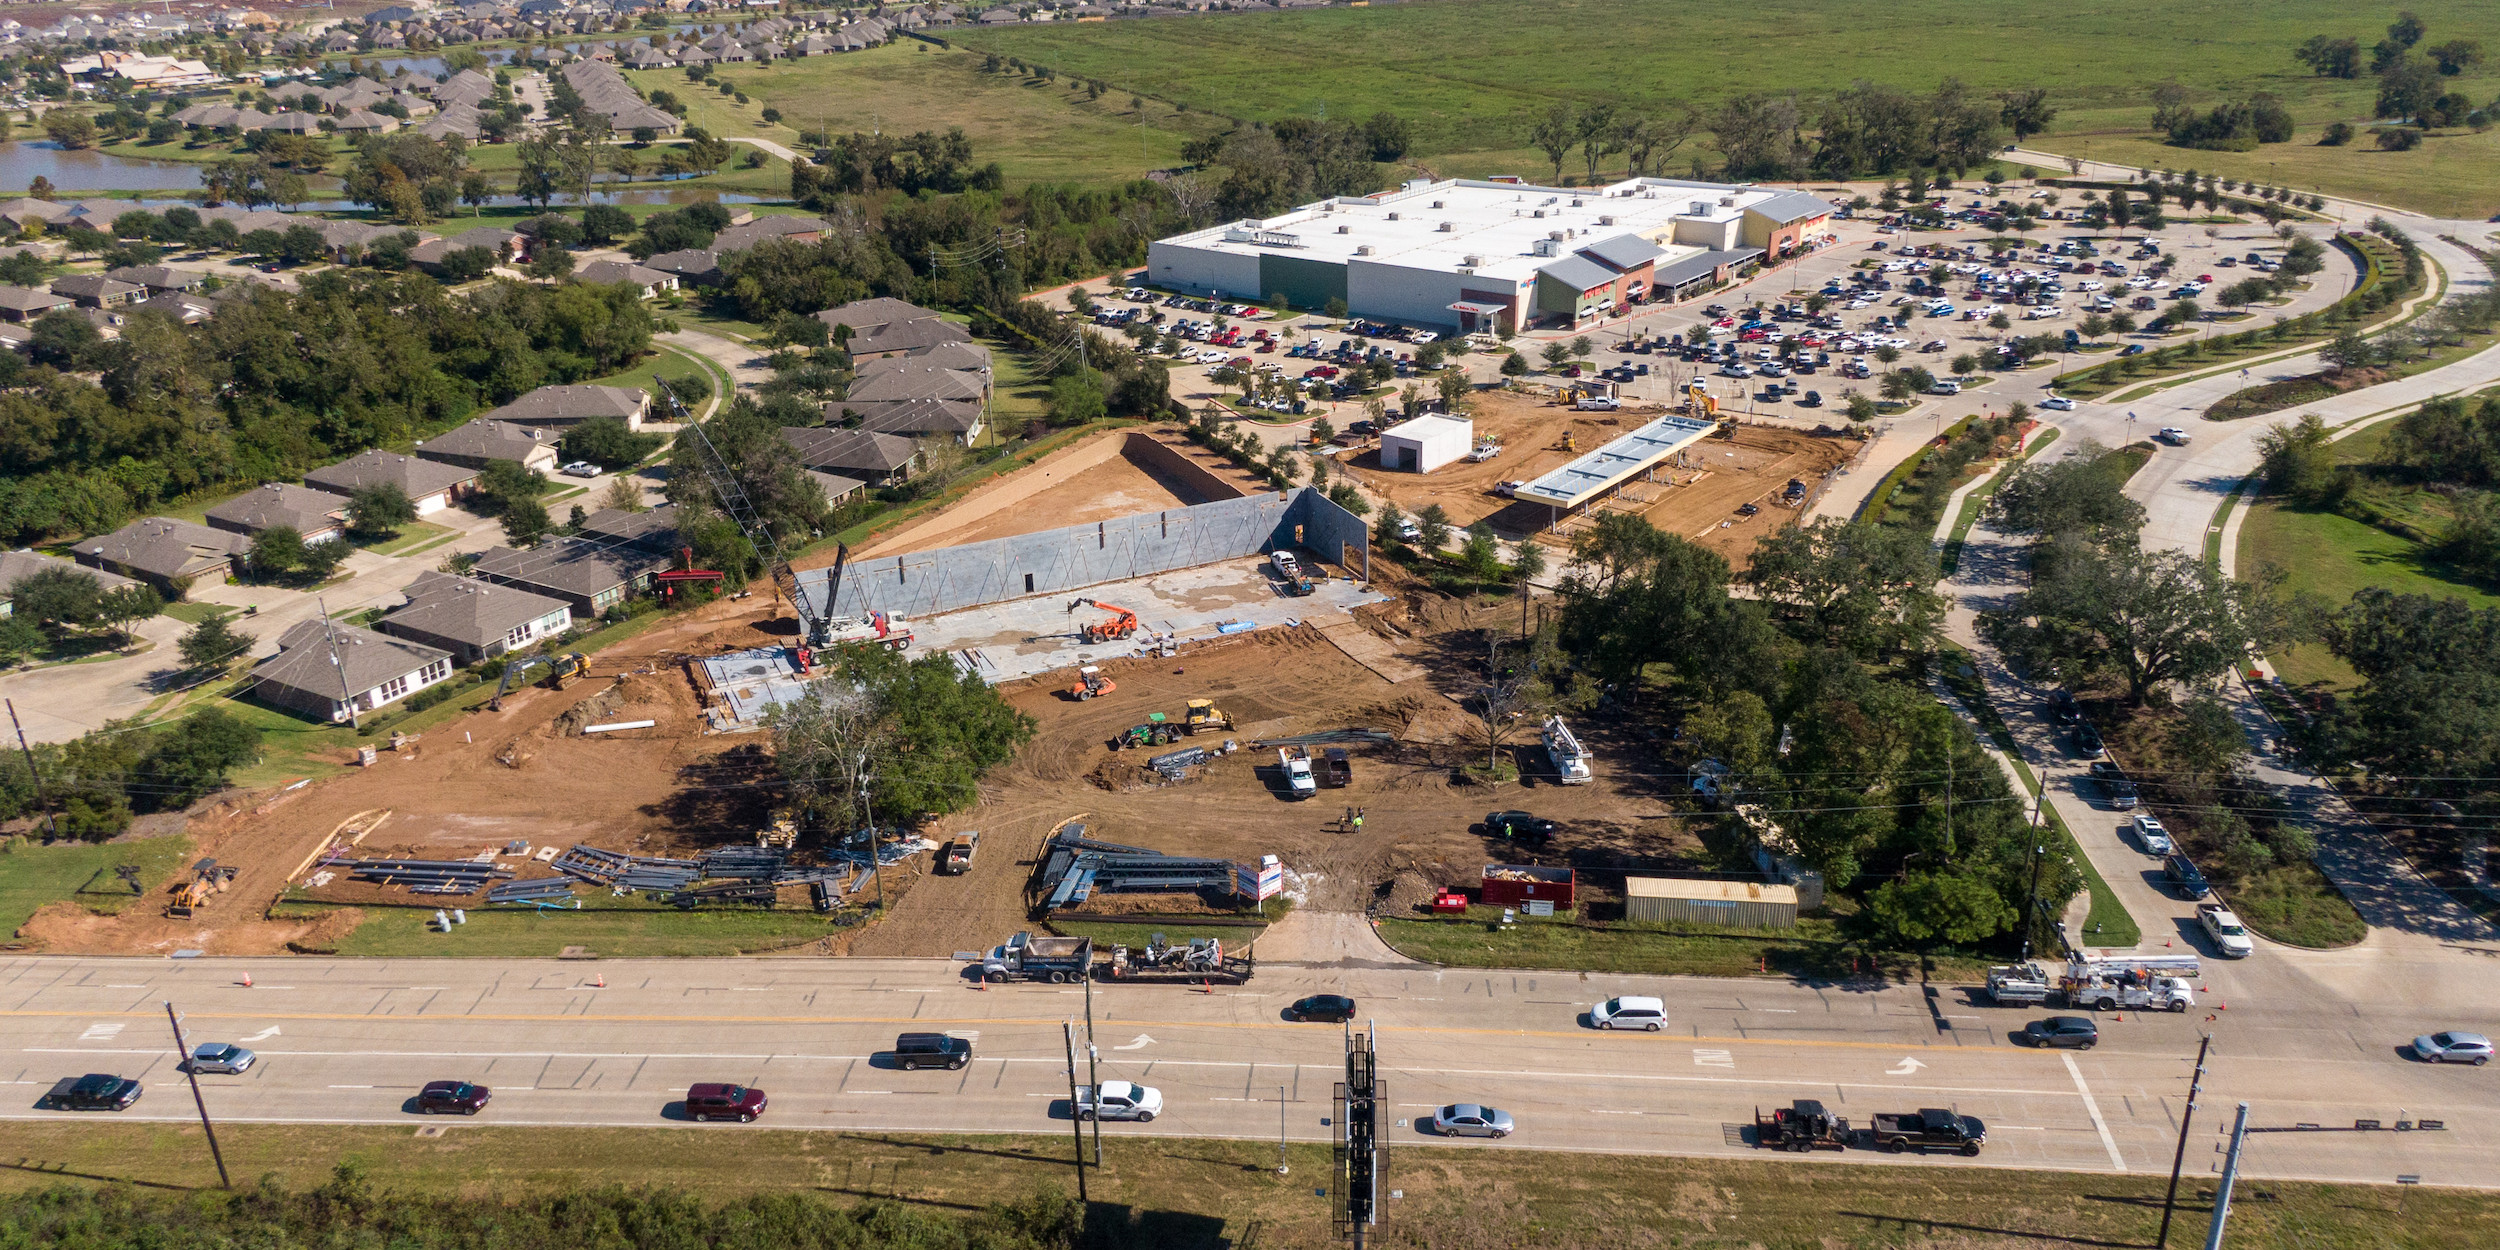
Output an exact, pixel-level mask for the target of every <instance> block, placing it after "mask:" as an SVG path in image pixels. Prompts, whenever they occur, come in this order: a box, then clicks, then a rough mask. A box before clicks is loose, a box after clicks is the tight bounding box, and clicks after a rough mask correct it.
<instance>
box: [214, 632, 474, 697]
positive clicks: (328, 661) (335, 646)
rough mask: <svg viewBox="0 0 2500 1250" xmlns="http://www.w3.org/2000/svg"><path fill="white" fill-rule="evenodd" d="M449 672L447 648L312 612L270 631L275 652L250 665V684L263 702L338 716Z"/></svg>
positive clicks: (410, 691)
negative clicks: (306, 617)
mask: <svg viewBox="0 0 2500 1250" xmlns="http://www.w3.org/2000/svg"><path fill="white" fill-rule="evenodd" d="M334 653H335V659H334V658H333V654H334ZM450 676H451V653H450V652H448V651H445V650H443V649H441V648H439V647H429V646H426V645H425V644H423V643H417V642H409V641H407V640H406V639H401V638H393V637H391V636H390V635H388V634H378V633H375V632H374V631H372V630H369V629H358V628H357V627H355V626H353V625H344V624H340V623H339V622H336V621H327V620H321V619H314V620H309V621H299V622H297V623H296V625H295V627H294V628H292V629H289V630H287V631H286V632H285V633H283V634H280V635H278V653H277V654H276V655H273V656H270V657H269V658H268V659H266V660H262V661H261V662H260V663H259V664H257V665H254V666H253V668H252V682H253V686H252V689H253V693H254V694H256V695H258V696H259V697H260V700H261V701H262V702H264V703H269V704H273V705H275V706H278V707H282V708H286V709H288V710H289V711H294V712H301V713H303V714H304V715H306V716H311V717H314V718H316V719H319V720H330V721H343V720H346V719H347V718H348V717H349V715H350V714H351V712H353V713H363V712H374V711H379V710H381V709H382V707H383V706H385V705H387V704H390V703H394V702H397V701H398V700H401V699H404V698H407V697H408V696H409V695H412V694H415V693H416V692H417V691H420V690H423V689H425V688H426V687H427V686H431V685H434V684H435V683H437V682H440V681H442V680H444V679H445V678H448V677H450Z"/></svg>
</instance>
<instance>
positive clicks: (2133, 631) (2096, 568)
mask: <svg viewBox="0 0 2500 1250" xmlns="http://www.w3.org/2000/svg"><path fill="white" fill-rule="evenodd" d="M2055 556H2056V558H2055V559H2054V560H2050V561H2046V562H2044V563H2039V564H2037V565H2036V566H2035V571H2034V576H2033V581H2032V585H2031V588H2030V589H2029V590H2027V591H2025V592H2024V593H2023V594H2021V595H2019V596H2017V597H2016V600H2015V602H2014V604H2013V605H2012V606H2011V607H2009V608H2007V609H2004V610H2002V611H2000V612H1991V613H1987V614H1985V615H1984V616H1983V618H1982V619H1983V622H1984V623H1985V626H1986V628H1987V629H1988V630H1989V632H1990V633H1991V634H1992V635H1993V636H1994V637H1995V638H1996V640H1997V642H1998V645H1999V647H2000V648H2001V649H2003V650H2006V651H2007V652H2009V653H2011V654H2015V655H2020V656H2022V657H2024V658H2026V659H2028V660H2029V661H2030V662H2032V663H2033V664H2034V665H2035V666H2037V667H2038V668H2039V670H2040V671H2041V672H2043V673H2053V674H2056V675H2059V676H2061V677H2064V678H2066V679H2068V680H2085V679H2089V678H2091V677H2093V676H2095V675H2097V674H2100V673H2103V672H2107V673H2110V674H2112V675H2114V676H2116V677H2119V678H2120V679H2122V680H2123V681H2125V683H2126V686H2127V698H2128V700H2129V701H2130V702H2133V703H2138V704H2141V703H2143V702H2144V701H2145V700H2146V699H2148V698H2149V697H2151V696H2152V694H2153V693H2154V691H2155V690H2157V689H2159V688H2161V687H2163V686H2166V685H2169V684H2172V683H2178V684H2181V685H2186V686H2190V687H2196V686H2201V685H2203V684H2205V683H2207V682H2210V681H2213V680H2214V679H2216V678H2218V677H2221V676H2222V675H2224V674H2226V673H2228V672H2230V671H2231V670H2232V667H2233V666H2234V665H2236V664H2237V663H2239V661H2240V660H2241V659H2243V658H2244V657H2246V656H2247V655H2248V653H2249V650H2250V649H2251V648H2252V647H2257V646H2262V645H2268V644H2271V643H2272V642H2274V641H2277V640H2278V637H2279V634H2280V628H2281V627H2280V621H2279V616H2278V613H2277V610H2276V607H2275V604H2274V602H2273V587H2274V585H2275V584H2276V583H2277V582H2278V581H2279V579H2278V578H2261V579H2259V580H2256V581H2232V580H2230V579H2227V578H2225V577H2223V576H2222V574H2221V572H2220V570H2218V569H2215V568H2213V567H2211V566H2209V565H2207V564H2206V563H2205V561H2204V559H2203V558H2202V556H2201V555H2199V554H2196V553H2191V552H2184V551H2162V552H2142V551H2136V550H2133V549H2131V548H2128V547H2120V548H2119V549H2117V550H2113V551H2103V550H2100V549H2098V548H2096V547H2092V546H2090V545H2088V544H2084V543H2080V542H2068V543H2061V544H2059V545H2058V548H2057V550H2056V553H2055Z"/></svg>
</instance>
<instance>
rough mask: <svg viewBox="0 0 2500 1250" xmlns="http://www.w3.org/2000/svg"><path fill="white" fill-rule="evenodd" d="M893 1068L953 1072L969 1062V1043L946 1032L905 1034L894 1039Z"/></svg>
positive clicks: (970, 1056) (970, 1046)
mask: <svg viewBox="0 0 2500 1250" xmlns="http://www.w3.org/2000/svg"><path fill="white" fill-rule="evenodd" d="M893 1054H894V1066H895V1067H898V1068H901V1069H903V1070H904V1071H906V1072H916V1071H919V1070H920V1069H922V1068H945V1069H947V1070H948V1071H950V1072H951V1071H954V1070H957V1069H959V1068H962V1067H963V1066H964V1065H965V1064H968V1063H970V1062H972V1043H971V1042H970V1041H967V1040H965V1039H964V1038H960V1037H954V1036H950V1035H948V1034H945V1033H904V1034H901V1035H900V1036H897V1037H896V1038H895V1039H894V1051H893Z"/></svg>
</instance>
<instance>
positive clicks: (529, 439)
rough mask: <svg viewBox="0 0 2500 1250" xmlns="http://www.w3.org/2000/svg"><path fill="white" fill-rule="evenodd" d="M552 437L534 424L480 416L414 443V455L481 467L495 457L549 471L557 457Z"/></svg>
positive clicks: (534, 469)
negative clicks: (518, 423)
mask: <svg viewBox="0 0 2500 1250" xmlns="http://www.w3.org/2000/svg"><path fill="white" fill-rule="evenodd" d="M556 440H557V436H556V435H555V434H554V433H553V432H552V431H548V430H542V429H539V428H538V427H536V426H529V425H514V424H512V423H511V422H509V421H490V420H487V419H486V418H484V417H480V418H478V419H477V420H475V421H471V422H469V423H468V424H467V425H463V426H460V427H458V428H457V429H452V430H447V431H444V432H443V433H441V434H437V435H435V436H434V437H432V438H429V439H427V440H425V441H424V442H422V443H419V444H417V454H418V455H420V456H423V457H425V458H426V459H428V460H439V461H442V462H443V463H444V464H451V465H458V466H460V467H461V468H464V469H484V468H485V467H486V466H487V465H489V464H491V463H493V462H495V461H497V460H509V461H511V462H513V463H514V464H517V465H520V466H521V467H522V468H524V469H529V470H532V471H534V472H538V473H549V472H553V471H554V470H555V467H556V461H557V459H558V457H557V455H556Z"/></svg>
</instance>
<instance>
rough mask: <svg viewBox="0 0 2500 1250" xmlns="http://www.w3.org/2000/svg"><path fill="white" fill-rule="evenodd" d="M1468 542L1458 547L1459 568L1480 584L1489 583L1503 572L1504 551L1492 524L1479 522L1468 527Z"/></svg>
mask: <svg viewBox="0 0 2500 1250" xmlns="http://www.w3.org/2000/svg"><path fill="white" fill-rule="evenodd" d="M1466 533H1467V541H1465V542H1463V543H1460V544H1459V547H1458V566H1459V567H1460V568H1461V569H1464V570H1466V573H1467V576H1469V577H1471V578H1473V579H1475V580H1476V581H1478V582H1489V581H1492V580H1493V579H1494V578H1495V577H1496V576H1498V575H1499V574H1500V573H1501V571H1502V549H1501V546H1500V545H1499V543H1498V542H1497V541H1496V539H1495V538H1494V535H1493V526H1492V524H1491V523H1490V522H1486V521H1478V522H1476V523H1475V524H1473V525H1470V526H1468V527H1467V530H1466Z"/></svg>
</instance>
